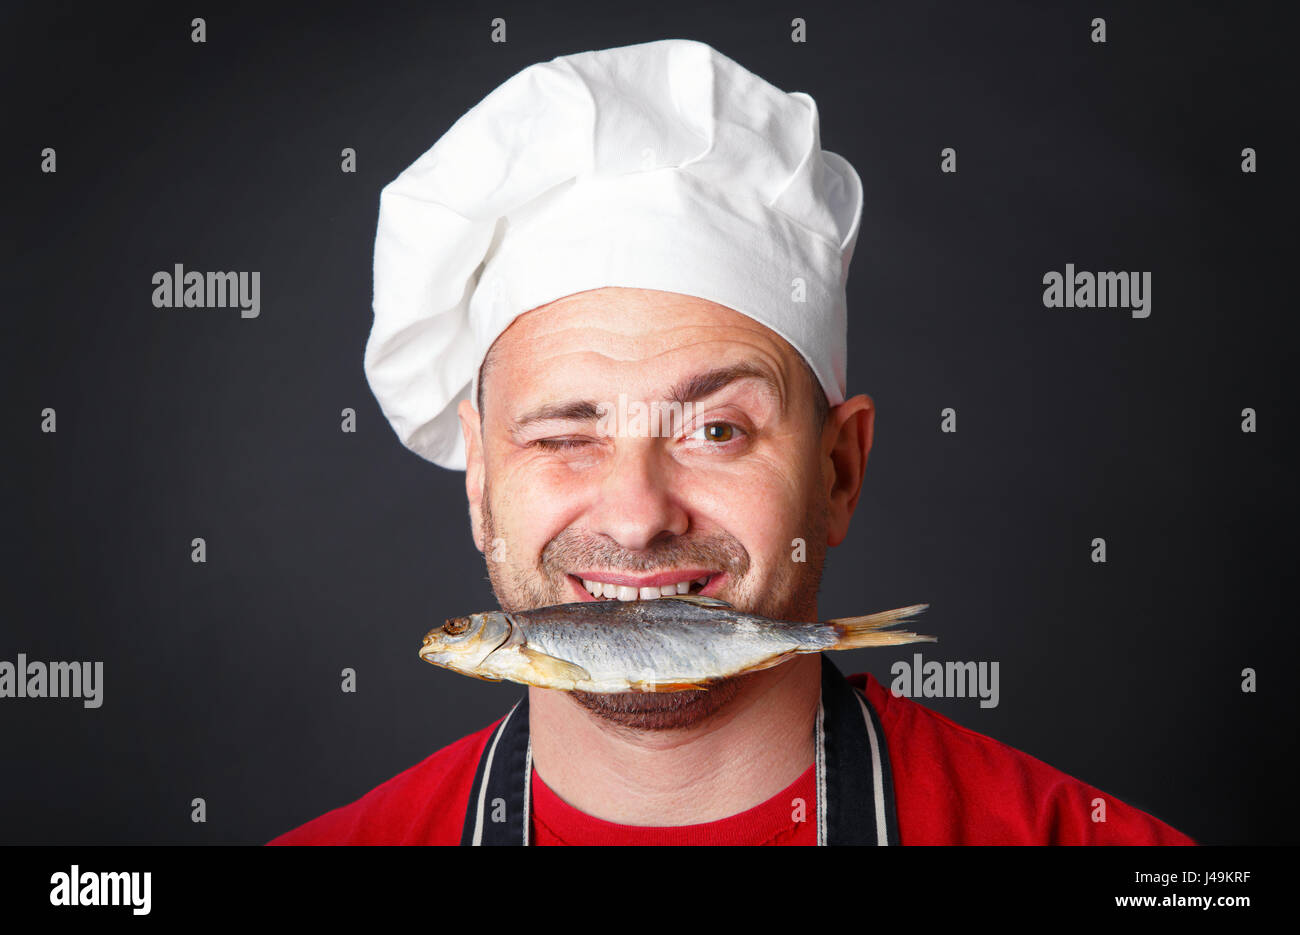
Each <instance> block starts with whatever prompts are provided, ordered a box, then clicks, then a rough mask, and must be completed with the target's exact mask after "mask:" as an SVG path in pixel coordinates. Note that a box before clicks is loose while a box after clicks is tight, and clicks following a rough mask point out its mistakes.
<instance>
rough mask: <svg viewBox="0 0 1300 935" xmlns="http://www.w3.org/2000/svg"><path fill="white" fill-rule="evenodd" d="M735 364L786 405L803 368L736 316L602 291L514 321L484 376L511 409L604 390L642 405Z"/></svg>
mask: <svg viewBox="0 0 1300 935" xmlns="http://www.w3.org/2000/svg"><path fill="white" fill-rule="evenodd" d="M739 363H745V364H748V365H751V366H753V367H754V368H756V369H758V370H761V371H765V372H766V373H768V374H769V375H770V376H771V378H772V380H773V381H774V382H775V383H777V384H778V386H779V387H781V391H780V392H781V395H782V396H783V397H784V396H785V395H786V390H785V388H788V387H789V386H790V384H791V380H792V379H793V377H794V375H796V374H797V373H799V371H800V370H801V369H802V367H803V366H804V363H803V358H802V356H801V355H800V354H799V353H798V351H796V350H795V349H794V348H793V347H791V346H790V344H789V343H788V342H786V340H785V339H784V338H782V337H781V336H780V335H779V334H777V333H776V332H775V331H773V330H772V329H770V328H768V327H767V326H766V325H763V324H762V323H760V322H758V321H755V320H754V319H753V318H750V317H749V316H747V315H743V314H741V313H740V312H737V311H735V310H734V309H731V308H727V307H726V306H723V305H719V304H717V303H714V302H710V301H708V300H707V299H702V298H698V297H695V296H687V295H681V294H678V293H672V292H660V291H657V290H648V289H623V288H608V289H596V290H591V291H589V292H582V293H578V294H576V295H572V296H566V297H565V298H563V299H559V300H557V301H555V302H551V303H549V304H547V305H543V306H541V307H540V308H536V309H533V310H532V311H529V312H526V313H525V314H523V315H520V316H519V317H518V318H516V319H515V320H514V322H512V323H511V325H510V327H508V328H507V329H506V330H505V331H504V332H503V333H502V334H501V335H500V336H499V337H498V338H497V340H496V342H495V343H494V344H493V346H492V348H491V350H490V352H489V355H488V360H487V361H485V367H484V370H483V373H484V377H485V379H490V381H491V382H492V384H493V393H494V394H496V393H500V394H501V398H503V399H505V400H506V401H507V402H508V403H509V402H510V401H511V400H519V399H521V398H528V399H533V398H535V397H536V396H538V395H539V394H540V395H543V396H545V395H550V394H553V393H564V392H572V391H575V390H579V389H597V388H601V387H604V388H606V389H607V390H610V391H614V392H627V393H630V394H640V395H642V396H647V397H648V396H653V395H654V393H655V392H656V391H657V390H661V389H663V388H664V387H665V386H667V385H670V384H672V383H674V382H675V381H676V380H679V379H681V378H683V377H685V376H688V375H689V374H690V373H691V372H693V371H698V370H700V369H701V368H704V367H715V368H716V367H726V366H730V365H734V364H739ZM488 373H490V374H491V377H490V378H489V377H487V374H488Z"/></svg>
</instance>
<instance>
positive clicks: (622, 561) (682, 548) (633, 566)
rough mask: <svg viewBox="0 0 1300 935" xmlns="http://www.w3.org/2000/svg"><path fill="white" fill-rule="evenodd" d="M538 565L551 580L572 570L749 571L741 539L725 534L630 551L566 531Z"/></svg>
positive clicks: (548, 547) (603, 538)
mask: <svg viewBox="0 0 1300 935" xmlns="http://www.w3.org/2000/svg"><path fill="white" fill-rule="evenodd" d="M539 565H540V566H541V569H542V571H543V572H545V573H547V574H548V575H551V576H553V577H559V576H562V575H565V574H568V573H569V570H570V569H572V568H602V569H611V570H612V569H619V570H621V571H640V572H656V571H666V570H671V569H674V568H686V567H700V566H702V567H706V568H717V569H718V570H720V571H725V572H727V573H728V574H730V575H731V576H732V577H733V578H738V577H740V576H741V575H743V574H745V572H747V571H748V570H749V565H750V560H749V553H748V552H747V551H746V550H745V547H744V546H743V545H741V544H740V540H738V539H736V538H735V537H734V536H730V535H726V534H718V535H714V534H710V535H703V536H693V537H690V538H686V537H683V536H674V537H673V538H671V539H665V540H663V541H662V542H661V543H659V544H658V545H654V546H652V547H651V548H647V549H640V550H629V549H625V548H623V547H622V546H620V545H618V544H617V543H615V542H613V541H612V540H611V539H610V538H609V537H608V536H604V535H589V534H585V533H583V532H581V531H580V530H575V529H565V530H564V531H562V532H561V533H560V534H559V535H557V536H556V537H555V538H554V539H552V540H551V541H550V542H548V543H547V544H546V547H545V548H544V549H543V550H542V554H541V558H540V560H539Z"/></svg>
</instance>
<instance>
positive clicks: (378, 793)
mask: <svg viewBox="0 0 1300 935" xmlns="http://www.w3.org/2000/svg"><path fill="white" fill-rule="evenodd" d="M849 682H850V684H852V685H853V686H854V687H856V688H861V689H864V690H865V691H866V694H867V700H868V701H869V702H870V703H871V705H872V707H873V708H875V710H876V713H877V714H878V715H879V717H880V722H881V725H882V727H883V728H884V732H885V743H886V746H887V747H888V750H889V760H890V765H891V767H892V771H893V778H894V794H895V801H896V807H897V812H898V833H899V837H900V839H901V842H902V843H903V844H905V845H908V844H1195V843H1196V842H1195V841H1193V840H1192V839H1191V838H1189V837H1188V836H1187V835H1185V834H1182V833H1181V832H1179V831H1175V830H1174V829H1173V828H1171V827H1170V826H1169V825H1167V824H1165V823H1164V822H1162V821H1160V820H1158V819H1156V818H1153V817H1152V816H1151V815H1148V814H1146V813H1145V812H1142V811H1139V810H1138V809H1136V808H1133V807H1132V806H1130V805H1127V804H1125V803H1124V802H1121V801H1120V800H1119V799H1116V798H1114V797H1112V796H1108V795H1106V794H1105V793H1103V792H1101V791H1100V790H1098V789H1096V788H1095V787H1093V786H1090V785H1088V784H1087V783H1084V782H1081V781H1079V780H1078V779H1074V778H1073V777H1071V776H1067V775H1066V774H1065V773H1063V772H1061V771H1060V770H1058V769H1055V768H1053V767H1051V766H1048V765H1047V764H1046V763H1043V762H1042V761H1041V760H1036V759H1034V758H1033V757H1032V756H1029V755H1028V754H1027V753H1022V752H1021V751H1019V750H1016V749H1015V748H1013V747H1009V746H1007V745H1006V744H1004V743H1000V742H998V741H997V740H994V739H993V738H992V737H987V736H985V735H983V734H979V733H976V732H975V731H973V730H969V729H968V728H965V727H962V726H961V725H960V724H957V723H955V722H953V721H950V720H949V719H948V718H946V717H944V716H943V715H941V714H939V713H938V712H936V711H931V710H930V709H929V708H927V707H925V706H924V705H921V704H919V703H917V702H915V701H913V700H912V699H910V698H896V697H894V696H893V695H892V694H891V693H890V692H889V691H888V690H887V689H885V688H884V686H882V685H881V684H880V683H879V682H878V681H876V679H875V678H874V677H872V676H871V675H870V674H869V673H862V674H859V675H854V676H850V677H849ZM498 723H500V721H499V720H498V721H497V722H495V723H493V724H491V725H489V726H487V727H485V728H483V729H482V730H480V731H477V732H476V733H473V734H470V735H469V736H467V737H463V738H461V739H460V740H458V741H456V742H455V743H453V744H451V745H449V746H447V747H444V748H443V749H441V750H439V751H438V752H437V753H435V754H433V755H432V756H430V757H428V758H427V759H425V760H424V761H422V762H420V763H417V764H416V765H415V766H412V767H411V768H410V769H408V770H405V771H404V772H402V773H399V774H398V775H396V776H394V777H393V778H392V779H390V780H388V781H387V782H385V783H383V784H381V785H379V786H377V787H376V788H374V789H372V790H371V791H370V792H368V793H367V794H366V795H364V796H363V797H362V798H360V799H358V800H357V801H355V802H353V803H351V804H350V805H345V806H343V807H341V808H336V809H334V810H333V811H330V812H326V813H325V814H324V815H321V816H320V817H319V818H316V819H313V820H312V821H309V822H307V823H306V824H305V825H302V826H300V827H298V828H295V829H294V830H292V831H289V832H286V833H285V834H282V835H280V836H279V837H277V838H275V839H274V840H272V841H270V842H269V843H271V844H459V843H460V838H461V830H462V828H463V827H464V823H465V812H466V808H467V806H468V803H469V795H470V787H471V786H472V785H473V782H474V770H475V767H476V766H477V765H478V761H479V757H480V756H481V755H482V753H483V749H484V747H485V746H486V744H487V741H488V738H489V737H490V735H491V733H492V730H493V729H494V728H495V727H496V724H498ZM532 782H533V785H532V789H533V801H532V806H531V808H532V818H533V834H532V840H533V841H534V842H536V843H537V844H541V845H545V844H810V845H811V844H816V827H815V826H816V814H815V812H816V790H815V787H814V781H813V770H812V767H809V768H808V770H807V771H806V772H805V773H804V774H803V775H802V776H800V777H799V779H797V780H796V781H795V782H794V783H793V784H792V785H791V786H789V787H788V788H786V789H785V790H783V791H781V792H779V793H778V794H777V795H775V796H773V797H772V798H770V799H768V800H767V801H766V802H763V803H761V804H760V805H757V806H755V807H754V808H751V809H749V810H748V811H745V812H741V813H740V814H737V815H732V816H730V817H728V818H723V819H720V820H719V821H712V822H706V823H704V824H698V825H684V826H675V827H663V828H647V827H639V826H632V825H619V824H614V823H612V822H607V821H602V820H600V819H598V818H593V817H592V816H590V815H586V814H583V813H582V812H580V811H578V810H577V809H575V808H573V807H572V806H569V805H568V804H566V803H565V802H564V801H563V800H562V799H560V798H559V796H557V795H556V794H555V793H554V792H552V791H551V790H550V789H548V788H547V787H546V784H545V783H543V782H542V780H541V777H539V776H538V775H537V773H536V771H534V772H533V778H532ZM796 799H803V800H804V802H806V803H807V808H806V810H804V811H805V814H803V815H799V814H797V812H798V811H799V810H798V809H797V808H796V807H795V806H794V805H792V803H794V800H796ZM1097 799H1100V800H1102V802H1104V804H1105V821H1094V820H1093V816H1094V813H1097V812H1098V811H1099V810H1098V806H1097V805H1095V804H1094V802H1095V800H1097ZM800 817H802V818H803V819H804V820H802V821H800V820H797V819H798V818H800Z"/></svg>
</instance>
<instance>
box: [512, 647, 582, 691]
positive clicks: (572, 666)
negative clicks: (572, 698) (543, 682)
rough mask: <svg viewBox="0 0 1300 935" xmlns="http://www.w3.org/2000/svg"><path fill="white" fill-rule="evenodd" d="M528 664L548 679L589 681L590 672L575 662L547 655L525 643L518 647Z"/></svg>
mask: <svg viewBox="0 0 1300 935" xmlns="http://www.w3.org/2000/svg"><path fill="white" fill-rule="evenodd" d="M519 650H520V652H522V653H523V654H524V656H525V658H527V659H528V664H529V665H530V666H531V667H532V668H533V669H534V670H535V671H536V672H537V673H538V674H539V675H544V676H546V677H547V678H548V679H554V680H556V681H561V682H589V681H591V673H590V672H588V671H587V670H586V669H584V668H583V667H582V666H580V665H578V664H577V663H575V662H569V661H568V660H567V659H560V658H558V657H556V656H549V655H547V654H546V653H544V652H542V651H540V650H537V649H533V648H532V647H531V646H528V645H527V644H525V645H523V646H520V647H519Z"/></svg>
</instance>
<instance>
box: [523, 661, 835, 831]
mask: <svg viewBox="0 0 1300 935" xmlns="http://www.w3.org/2000/svg"><path fill="white" fill-rule="evenodd" d="M820 698H821V656H820V655H818V654H816V653H813V654H810V655H806V656H798V657H796V658H795V659H793V660H791V661H789V662H786V663H783V664H781V665H779V666H776V667H775V668H772V669H766V670H763V671H761V672H756V673H754V674H753V675H752V676H751V677H750V678H748V679H746V680H745V682H744V683H743V684H742V686H741V687H740V690H739V692H738V693H737V695H736V697H735V698H733V699H732V700H731V701H730V702H729V703H728V704H727V705H726V706H725V707H724V708H722V709H721V710H720V711H718V712H717V713H716V714H714V715H713V716H712V717H710V718H708V719H707V720H706V721H705V722H704V723H701V724H699V725H696V726H693V727H688V728H682V729H677V730H660V731H634V730H629V729H627V728H623V727H618V726H615V725H613V724H610V723H609V722H607V721H605V720H603V719H602V718H600V717H599V716H598V715H596V714H595V713H593V712H591V711H589V710H587V709H586V708H583V707H582V706H581V705H579V704H578V703H577V702H576V701H574V700H573V699H572V698H570V697H568V696H567V694H566V693H565V692H560V691H550V690H546V689H539V688H531V689H529V695H528V711H529V733H530V737H531V740H532V747H533V765H534V766H535V767H536V769H537V772H538V775H540V776H541V778H542V781H543V782H545V783H546V785H547V786H549V787H550V788H551V790H552V791H554V792H555V794H556V795H558V796H559V797H560V798H561V799H563V800H564V801H565V802H567V803H568V804H570V805H572V806H573V807H574V808H576V809H578V810H579V811H582V812H585V813H586V814H588V815H591V816H593V817H595V818H600V819H603V820H605V821H612V822H617V823H619V824H626V825H650V826H662V825H692V824H699V823H701V822H706V821H717V820H718V819H721V818H726V817H728V816H730V815H735V814H737V813H739V812H743V811H745V810H746V809H750V808H753V807H754V806H756V805H758V804H760V803H761V802H764V801H766V800H767V799H770V798H771V797H772V796H774V795H776V794H777V793H778V792H780V791H781V790H782V789H784V788H786V787H787V786H789V785H790V784H791V783H793V782H794V781H795V780H796V779H798V778H799V776H800V775H801V774H802V773H803V772H804V771H805V770H806V769H808V767H809V766H811V765H812V762H813V722H814V720H815V719H816V716H817V703H818V701H819V699H820Z"/></svg>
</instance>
